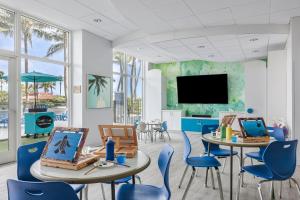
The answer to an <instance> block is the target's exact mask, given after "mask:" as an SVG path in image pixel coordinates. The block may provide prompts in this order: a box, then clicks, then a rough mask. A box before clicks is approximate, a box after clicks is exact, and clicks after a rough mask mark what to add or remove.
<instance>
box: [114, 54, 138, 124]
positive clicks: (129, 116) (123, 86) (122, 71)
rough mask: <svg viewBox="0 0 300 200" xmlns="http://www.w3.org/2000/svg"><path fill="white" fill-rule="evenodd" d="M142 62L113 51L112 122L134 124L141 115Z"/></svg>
mask: <svg viewBox="0 0 300 200" xmlns="http://www.w3.org/2000/svg"><path fill="white" fill-rule="evenodd" d="M143 67H144V62H143V61H142V60H140V59H138V58H135V57H133V56H130V55H126V54H124V53H121V52H114V57H113V70H114V75H113V79H114V88H113V100H114V122H115V123H122V124H124V123H126V124H134V122H135V121H137V120H140V119H141V118H142V115H143V109H142V108H143Z"/></svg>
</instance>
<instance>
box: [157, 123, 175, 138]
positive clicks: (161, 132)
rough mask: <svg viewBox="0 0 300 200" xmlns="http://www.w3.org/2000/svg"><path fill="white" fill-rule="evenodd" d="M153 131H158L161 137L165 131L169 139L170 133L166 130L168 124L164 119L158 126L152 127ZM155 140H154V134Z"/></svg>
mask: <svg viewBox="0 0 300 200" xmlns="http://www.w3.org/2000/svg"><path fill="white" fill-rule="evenodd" d="M154 130H155V133H160V135H161V136H162V137H164V135H163V134H164V133H166V134H167V135H168V137H169V141H170V140H171V137H170V134H169V132H168V124H167V122H166V121H163V123H162V124H161V126H160V127H159V128H154ZM155 140H156V135H155Z"/></svg>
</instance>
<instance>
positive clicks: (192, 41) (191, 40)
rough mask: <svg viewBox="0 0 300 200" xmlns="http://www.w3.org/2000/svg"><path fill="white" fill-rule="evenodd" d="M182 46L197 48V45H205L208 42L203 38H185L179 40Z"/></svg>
mask: <svg viewBox="0 0 300 200" xmlns="http://www.w3.org/2000/svg"><path fill="white" fill-rule="evenodd" d="M180 41H181V42H182V43H183V44H185V45H188V46H197V45H202V44H204V45H206V44H208V43H209V41H208V40H207V39H206V38H205V37H194V38H185V39H181V40H180Z"/></svg>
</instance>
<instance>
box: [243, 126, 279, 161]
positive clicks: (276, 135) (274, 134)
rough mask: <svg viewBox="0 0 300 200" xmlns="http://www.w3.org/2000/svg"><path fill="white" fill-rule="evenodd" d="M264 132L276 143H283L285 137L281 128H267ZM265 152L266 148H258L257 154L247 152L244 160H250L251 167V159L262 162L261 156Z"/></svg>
mask: <svg viewBox="0 0 300 200" xmlns="http://www.w3.org/2000/svg"><path fill="white" fill-rule="evenodd" d="M266 130H267V131H268V132H269V135H270V136H271V137H274V138H275V139H276V140H277V141H285V135H284V132H283V129H282V128H278V127H267V128H266ZM265 150H266V147H260V148H259V151H258V152H249V153H246V154H245V155H246V157H245V159H246V158H247V157H248V158H250V159H251V163H252V165H253V159H254V160H257V161H259V162H263V158H262V156H263V154H264V151H265Z"/></svg>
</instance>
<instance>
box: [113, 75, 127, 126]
mask: <svg viewBox="0 0 300 200" xmlns="http://www.w3.org/2000/svg"><path fill="white" fill-rule="evenodd" d="M123 79H124V76H123V75H120V74H114V75H113V103H114V122H115V123H118V124H124V122H125V119H124V109H125V107H124V106H125V104H124V100H125V99H124V87H123V85H124V80H123Z"/></svg>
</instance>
